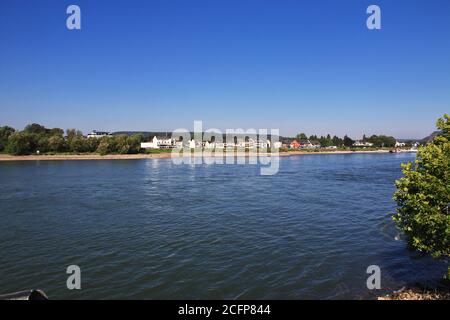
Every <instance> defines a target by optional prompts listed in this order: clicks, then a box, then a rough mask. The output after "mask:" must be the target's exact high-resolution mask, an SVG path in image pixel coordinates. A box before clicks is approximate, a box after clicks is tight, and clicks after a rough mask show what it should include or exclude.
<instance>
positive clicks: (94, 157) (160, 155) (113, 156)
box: [0, 150, 389, 161]
mask: <svg viewBox="0 0 450 320" xmlns="http://www.w3.org/2000/svg"><path fill="white" fill-rule="evenodd" d="M388 152H389V151H388V150H376V151H318V152H310V151H288V152H280V153H279V156H282V157H286V156H293V155H316V154H317V155H319V154H358V153H370V154H373V153H388ZM258 155H259V156H270V153H259V154H258V153H253V152H246V153H243V152H238V153H233V152H229V153H223V156H227V157H230V156H237V157H249V156H258ZM171 156H172V153H171V152H161V153H150V154H145V153H139V154H109V155H103V156H102V155H100V154H56V155H46V154H43V155H37V154H36V155H26V156H13V155H8V154H0V161H36V160H42V161H58V160H72V161H74V160H139V159H167V158H171ZM192 156H201V154H198V155H197V154H194V153H193V154H192ZM211 156H213V157H214V156H218V155H215V154H214V153H212V154H211Z"/></svg>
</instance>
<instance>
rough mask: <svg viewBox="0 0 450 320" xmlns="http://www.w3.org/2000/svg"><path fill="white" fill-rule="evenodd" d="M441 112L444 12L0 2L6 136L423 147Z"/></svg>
mask: <svg viewBox="0 0 450 320" xmlns="http://www.w3.org/2000/svg"><path fill="white" fill-rule="evenodd" d="M70 4H77V5H79V6H80V7H81V11H82V29H81V30H80V31H69V30H68V29H67V28H66V18H67V14H66V8H67V6H68V5H70ZM370 4H378V5H379V6H380V7H381V9H382V30H380V31H370V30H368V29H367V28H366V18H367V14H366V8H367V6H368V5H370ZM445 112H450V1H448V0H416V1H415V0H408V1H406V0H405V1H403V0H395V1H392V0H390V1H381V0H371V1H366V0H340V1H338V0H328V1H323V0H309V1H301V0H290V1H287V0H270V1H265V0H178V1H175V0H158V1H154V0H145V1H144V0H142V1H136V0H134V1H131V0H128V1H124V0H120V1H117V0H114V1H109V0H108V1H100V0H95V1H92V0H90V1H85V0H72V1H65V0H53V1H48V0H40V1H19V0H1V1H0V125H5V124H7V125H11V126H14V127H16V128H19V129H20V128H23V127H24V126H25V125H26V124H28V123H31V122H38V123H41V124H44V125H46V126H50V127H62V128H73V127H75V128H78V129H81V130H83V131H84V132H86V131H89V130H92V129H98V130H110V131H117V130H152V131H153V130H164V131H165V130H168V131H171V130H173V129H176V128H180V127H186V128H192V127H193V121H194V120H196V119H199V120H203V121H204V125H205V127H207V128H212V127H217V128H220V129H225V128H238V127H242V128H244V129H247V128H279V129H280V130H281V134H282V135H294V134H296V133H298V132H306V133H307V134H326V133H331V134H338V135H344V134H349V135H350V136H352V137H354V138H358V137H360V136H362V134H363V133H366V134H390V135H394V136H396V137H398V138H409V137H410V138H421V137H423V136H426V135H428V134H429V133H431V132H432V131H433V130H434V124H435V120H436V118H438V117H439V116H441V115H442V114H443V113H445Z"/></svg>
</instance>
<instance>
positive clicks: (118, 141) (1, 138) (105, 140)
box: [0, 123, 143, 155]
mask: <svg viewBox="0 0 450 320" xmlns="http://www.w3.org/2000/svg"><path fill="white" fill-rule="evenodd" d="M142 140H143V138H142V136H141V135H132V136H128V135H117V136H110V137H102V138H100V139H97V138H86V137H85V136H83V134H82V132H81V131H78V130H75V129H68V130H67V131H66V134H65V135H64V130H62V129H59V128H53V129H48V128H45V127H44V126H41V125H39V124H35V123H34V124H31V125H28V126H26V127H25V129H24V130H23V131H15V130H14V129H13V128H11V127H0V152H2V151H6V152H7V153H9V154H12V155H27V154H33V153H36V152H38V151H39V153H41V154H44V153H94V152H96V153H100V154H102V155H105V154H110V153H115V154H133V153H139V152H140V149H141V148H140V144H141V142H142Z"/></svg>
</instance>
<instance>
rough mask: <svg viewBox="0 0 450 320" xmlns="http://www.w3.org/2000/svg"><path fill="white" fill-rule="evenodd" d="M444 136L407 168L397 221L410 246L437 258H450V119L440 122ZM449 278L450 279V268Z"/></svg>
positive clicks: (399, 193)
mask: <svg viewBox="0 0 450 320" xmlns="http://www.w3.org/2000/svg"><path fill="white" fill-rule="evenodd" d="M437 127H438V129H440V130H441V131H440V133H439V134H438V135H437V136H435V137H434V138H433V140H432V141H431V142H430V143H428V144H427V145H426V146H424V147H421V148H419V151H418V153H417V159H416V160H415V162H414V163H411V162H410V163H407V164H403V165H402V167H403V175H404V176H403V178H401V179H399V180H397V182H396V187H397V191H396V192H395V194H394V199H395V200H396V201H397V213H396V214H395V215H394V220H395V221H396V222H397V226H398V227H399V228H400V229H401V230H402V231H403V232H405V234H406V235H407V236H408V241H409V243H410V245H411V246H412V247H413V248H415V249H417V250H419V251H422V252H427V253H430V254H431V255H433V256H434V257H449V256H450V116H449V115H448V114H445V115H444V116H443V117H442V118H440V119H439V120H438V121H437ZM447 278H448V279H450V266H449V269H448V274H447Z"/></svg>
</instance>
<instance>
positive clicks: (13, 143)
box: [6, 132, 32, 155]
mask: <svg viewBox="0 0 450 320" xmlns="http://www.w3.org/2000/svg"><path fill="white" fill-rule="evenodd" d="M30 141H31V138H30V135H29V134H27V133H25V132H14V133H13V134H11V135H10V136H9V138H8V144H7V145H6V151H7V152H8V153H10V154H13V155H26V154H30V153H31V152H32V149H31V143H30Z"/></svg>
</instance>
